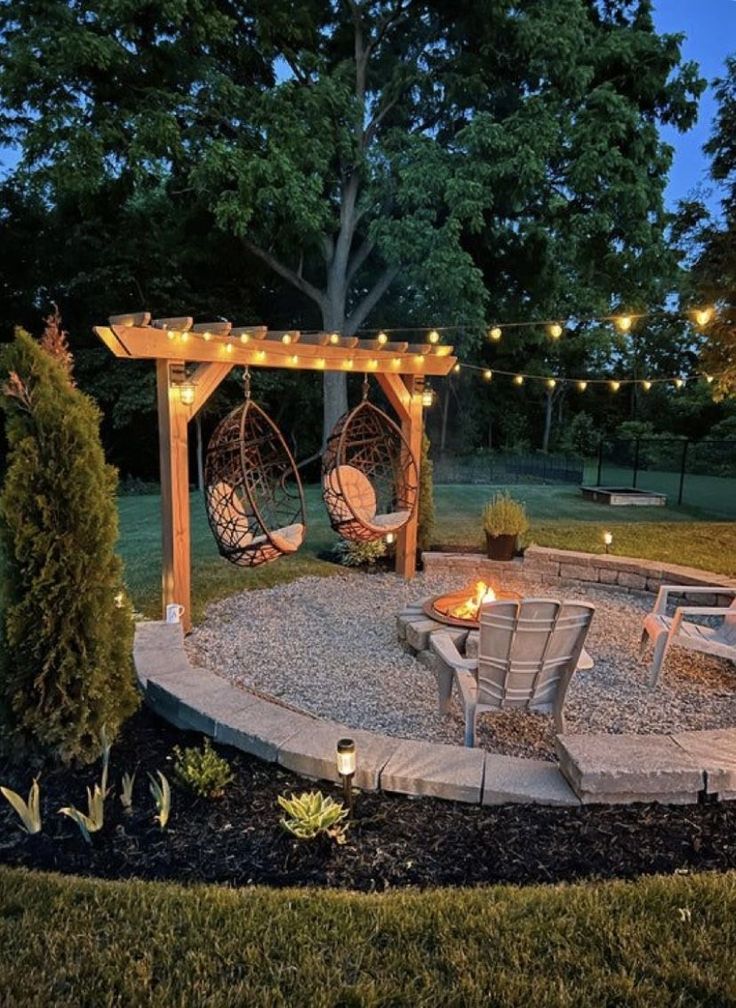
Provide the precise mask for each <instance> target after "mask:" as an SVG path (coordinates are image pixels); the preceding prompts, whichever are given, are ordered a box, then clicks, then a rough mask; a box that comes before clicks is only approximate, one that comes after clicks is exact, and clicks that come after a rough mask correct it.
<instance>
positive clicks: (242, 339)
mask: <svg viewBox="0 0 736 1008" xmlns="http://www.w3.org/2000/svg"><path fill="white" fill-rule="evenodd" d="M249 340H250V336H249V335H248V333H247V332H244V333H241V334H240V342H241V343H247V342H248V341H249Z"/></svg>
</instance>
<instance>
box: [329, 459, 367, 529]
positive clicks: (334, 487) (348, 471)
mask: <svg viewBox="0 0 736 1008" xmlns="http://www.w3.org/2000/svg"><path fill="white" fill-rule="evenodd" d="M325 484H326V485H327V487H328V489H329V490H330V491H331V492H332V494H334V495H336V498H337V499H335V498H334V497H333V498H332V500H331V502H330V504H331V510H332V512H333V518H336V519H337V520H338V521H350V519H352V518H353V517H356V518H358V519H359V520H360V521H363V522H368V523H370V522H371V521H372V520H373V517H374V515H375V513H376V491H375V490H374V489H373V486H372V485H371V481H370V480H369V479H368V477H367V476H366V475H365V474H364V473H362V472H361V471H360V469H356V468H355V466H351V465H340V466H337V468H335V469H333V470H332V471H331V472H330V473H328V474H327V476H326V477H325Z"/></svg>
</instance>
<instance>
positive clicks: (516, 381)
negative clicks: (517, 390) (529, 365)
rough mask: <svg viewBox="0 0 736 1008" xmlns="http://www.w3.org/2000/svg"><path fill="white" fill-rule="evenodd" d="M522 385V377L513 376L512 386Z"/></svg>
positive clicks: (518, 375)
mask: <svg viewBox="0 0 736 1008" xmlns="http://www.w3.org/2000/svg"><path fill="white" fill-rule="evenodd" d="M523 384H524V375H521V374H517V375H514V385H523Z"/></svg>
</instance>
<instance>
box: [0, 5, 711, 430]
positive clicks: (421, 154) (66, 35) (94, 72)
mask: <svg viewBox="0 0 736 1008" xmlns="http://www.w3.org/2000/svg"><path fill="white" fill-rule="evenodd" d="M0 42H2V43H3V45H4V53H3V68H2V70H1V71H0V98H2V100H3V102H4V104H5V106H6V109H7V112H6V115H5V117H4V123H5V130H4V134H5V137H6V139H9V140H10V141H12V142H15V143H18V144H20V146H21V147H22V150H23V159H22V161H21V166H20V169H19V171H20V172H21V173H31V175H32V176H33V178H34V179H36V180H37V182H38V184H40V185H41V186H42V187H43V189H44V192H45V193H47V194H48V198H49V200H50V201H51V202H52V203H53V202H55V201H56V199H57V197H58V194H59V193H60V192H61V191H68V190H69V189H70V188H71V189H72V190H74V191H75V192H77V193H79V192H81V193H83V194H88V193H91V192H94V191H96V190H98V189H99V188H100V187H101V186H104V185H106V184H108V183H109V182H110V180H111V179H112V180H118V179H120V180H122V181H123V182H124V183H125V184H124V185H123V186H122V189H123V192H124V194H125V195H124V200H128V201H130V200H133V199H141V198H142V196H145V194H146V193H147V192H148V191H149V190H161V189H163V191H164V192H165V193H166V196H167V197H168V198H169V199H170V200H171V201H172V202H173V203H174V204H175V205H176V206H182V205H186V203H187V202H188V201H190V200H192V199H195V200H199V201H200V203H201V204H202V205H203V206H207V207H208V208H209V209H210V210H211V211H212V213H213V214H214V216H215V219H216V220H217V222H218V223H219V225H220V226H221V228H222V229H224V230H227V231H228V232H229V233H230V234H235V235H237V236H239V238H240V240H241V242H242V248H243V249H244V250H246V251H247V252H248V253H249V254H250V256H251V257H254V258H256V259H258V260H260V261H261V262H262V263H263V264H265V265H266V266H268V268H269V269H271V270H272V271H273V272H274V273H275V274H276V275H277V276H279V277H281V278H282V279H283V280H285V281H286V282H287V283H288V284H290V285H291V286H292V287H293V289H294V290H296V291H298V292H299V293H300V294H301V295H303V296H304V298H305V299H306V304H307V305H309V306H310V307H309V308H305V309H304V318H305V320H306V322H307V324H310V322H311V324H316V325H320V326H322V327H324V328H327V329H339V330H341V331H342V332H344V333H346V334H348V335H349V334H352V333H354V332H355V331H357V330H358V329H359V328H360V327H361V325H363V324H364V323H365V322H366V320H367V319H368V318H369V317H370V316H371V314H373V316H375V315H376V311H377V309H378V308H379V306H380V305H381V304H382V303H383V304H386V305H390V307H391V311H392V313H393V318H394V319H400V320H402V321H403V320H409V321H411V320H412V319H413V320H414V321H416V320H421V321H426V320H427V319H429V318H440V319H441V320H442V321H443V322H448V321H464V322H467V323H468V329H467V332H466V336H465V339H464V340H463V341H462V342H463V349H464V350H468V349H469V348H470V347H472V346H473V345H477V344H478V340H479V339H480V334H481V333H482V322H483V321H484V317H485V303H486V301H487V300H488V299H489V292H490V302H491V304H492V305H493V308H494V311H499V312H500V311H501V310H502V309H504V308H514V307H515V308H516V309H519V308H520V307H521V306H523V309H524V313H528V305H529V303H530V302H529V294H530V292H531V293H532V294H536V293H537V292H539V291H544V292H546V293H545V299H544V300H545V304H549V303H551V302H552V301H555V302H556V303H557V310H558V311H560V312H561V311H562V309H563V302H565V300H566V298H565V295H564V290H565V287H566V285H567V283H568V282H569V279H570V277H571V276H572V277H577V278H579V280H580V283H579V284H578V287H577V288H576V289H575V291H574V292H573V295H574V296H573V295H570V296H569V298H568V301H569V305H568V304H566V305H564V307H570V306H571V307H572V308H573V309H574V310H575V311H586V310H587V309H588V307H589V305H590V303H591V302H592V301H595V302H596V303H597V304H600V302H601V301H602V300H607V299H610V296H611V295H612V294H614V293H616V292H618V291H621V292H622V293H626V294H628V293H629V288H630V287H631V283H628V287H627V285H626V284H623V282H622V281H621V278H622V277H624V276H626V277H634V276H640V277H647V276H649V274H650V272H651V270H652V269H653V267H654V265H655V264H657V263H658V261H659V260H661V257H662V245H661V241H659V240H658V239H659V238H660V237H661V229H662V219H661V212H660V211H661V191H662V187H663V185H664V179H665V177H666V170H667V167H668V164H669V154H668V151H667V149H666V148H665V147H664V146H663V145H662V144H661V143H660V141H659V138H658V133H657V125H658V123H659V122H667V123H672V124H674V125H676V126H678V127H680V128H685V127H686V126H687V125H688V124H689V122H691V121H692V118H693V116H694V112H695V102H694V97H695V96H696V95H697V93H698V90H699V87H700V83H699V81H698V79H697V75H696V72H695V69H694V67H693V66H692V65H690V64H686V65H682V64H681V63H680V52H679V40H678V39H677V38H676V37H673V36H663V37H659V36H657V35H656V33H655V32H654V29H653V25H652V19H651V3H650V2H649V0H610V2H607V3H605V4H602V3H597V2H593V0H545V3H544V4H541V3H539V2H538V0H521V2H516V3H512V2H511V0H501V2H499V3H495V4H478V3H477V2H474V0H460V2H457V0H453V2H448V0H310V2H308V3H304V2H302V0H299V2H297V0H270V2H269V3H268V4H266V3H263V2H259V3H254V4H252V5H248V6H246V5H240V4H239V3H237V2H236V3H230V2H225V0H181V2H180V3H178V4H176V5H171V4H158V5H155V4H151V5H146V6H145V7H141V6H139V5H130V4H127V3H123V2H122V0H110V2H109V3H107V4H105V5H104V7H102V8H96V9H91V8H90V7H89V5H88V4H83V3H81V0H52V2H49V3H46V4H44V5H41V6H40V8H39V5H38V4H36V3H34V2H33V0H16V2H15V3H14V4H13V5H12V7H7V8H6V13H5V14H4V15H2V20H0ZM39 52H42V53H44V59H43V60H39V59H37V58H36V54H37V53H39ZM49 150H53V151H54V156H53V157H51V158H49V157H48V156H46V155H47V152H48V151H49ZM126 190H127V192H126ZM479 265H480V266H481V268H482V271H483V272H482V273H481V271H480V270H479V268H478V266H479ZM484 277H485V284H484ZM619 281H621V282H619ZM624 287H627V289H626V290H625V291H624ZM582 292H584V293H585V295H586V296H585V297H583V296H582ZM565 314H571V312H570V311H566V312H565ZM325 383H326V385H325V388H326V394H325V407H324V408H325V416H324V422H325V431H326V430H327V429H328V428H330V427H331V425H332V423H333V421H334V420H335V418H336V416H337V414H339V413H340V412H342V411H343V409H344V407H345V403H346V396H345V379H344V376H342V375H329V374H326V375H325Z"/></svg>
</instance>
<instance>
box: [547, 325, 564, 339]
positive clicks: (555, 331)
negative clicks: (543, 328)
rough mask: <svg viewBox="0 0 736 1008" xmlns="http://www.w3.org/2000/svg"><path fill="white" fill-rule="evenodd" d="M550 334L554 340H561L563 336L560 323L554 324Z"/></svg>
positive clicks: (550, 328)
mask: <svg viewBox="0 0 736 1008" xmlns="http://www.w3.org/2000/svg"><path fill="white" fill-rule="evenodd" d="M549 334H550V336H551V337H552V339H559V338H560V336H562V326H561V325H560V323H559V322H553V323H552V325H551V326H550V327H549Z"/></svg>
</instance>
